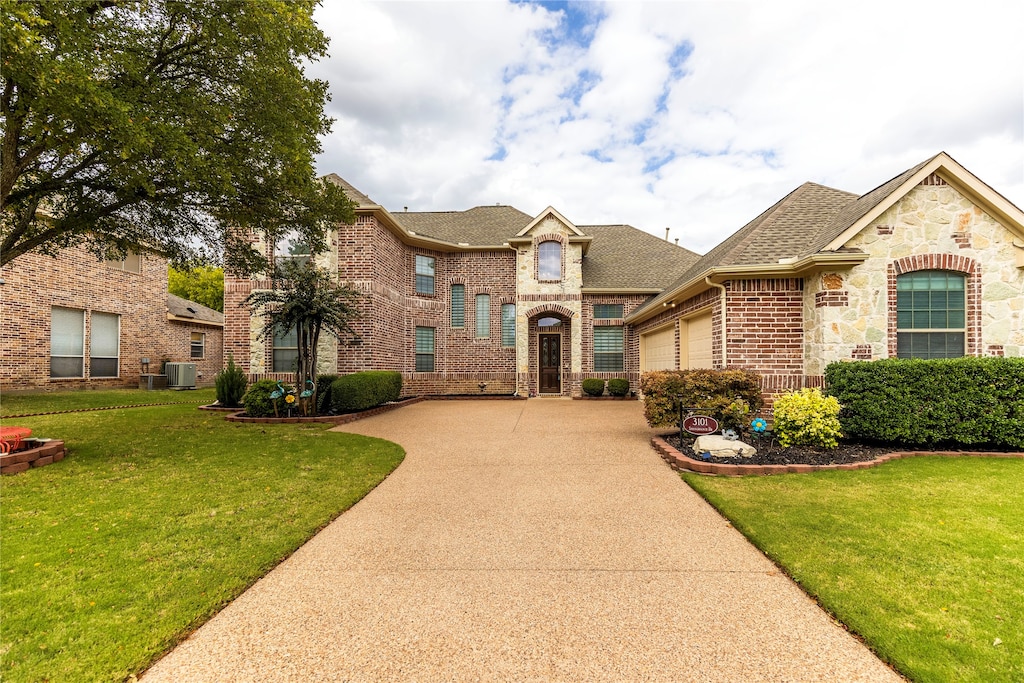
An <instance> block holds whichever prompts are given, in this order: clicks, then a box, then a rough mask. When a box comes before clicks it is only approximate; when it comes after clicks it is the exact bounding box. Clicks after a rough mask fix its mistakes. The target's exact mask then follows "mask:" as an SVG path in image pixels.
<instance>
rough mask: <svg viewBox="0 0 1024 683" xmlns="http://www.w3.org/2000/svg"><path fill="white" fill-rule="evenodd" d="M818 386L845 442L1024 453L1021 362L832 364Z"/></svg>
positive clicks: (958, 360) (1023, 361) (1023, 368)
mask: <svg viewBox="0 0 1024 683" xmlns="http://www.w3.org/2000/svg"><path fill="white" fill-rule="evenodd" d="M825 383H826V386H827V387H828V392H829V393H830V394H831V395H833V396H835V397H836V398H837V399H839V403H840V404H841V405H842V410H841V411H840V413H839V420H840V422H841V423H842V425H843V431H844V432H845V433H846V435H847V436H848V437H850V438H855V439H862V440H866V441H879V442H884V443H894V444H904V445H912V446H922V445H927V446H934V445H939V444H942V445H949V446H955V445H963V446H976V445H983V446H992V447H998V448H1024V358H950V359H942V360H911V359H899V358H889V359H885V360H877V361H859V362H853V363H850V362H844V363H832V364H831V365H829V366H828V367H827V368H826V369H825Z"/></svg>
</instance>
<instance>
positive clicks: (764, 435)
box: [750, 417, 775, 451]
mask: <svg viewBox="0 0 1024 683" xmlns="http://www.w3.org/2000/svg"><path fill="white" fill-rule="evenodd" d="M750 431H751V433H752V434H753V436H754V439H755V440H756V441H757V450H758V451H760V450H761V447H762V445H763V443H764V440H765V439H767V440H768V450H769V451H770V450H771V449H772V446H774V445H775V437H774V436H773V435H772V433H771V431H769V429H768V421H767V420H765V419H764V418H763V417H755V418H754V419H753V420H752V421H751V423H750Z"/></svg>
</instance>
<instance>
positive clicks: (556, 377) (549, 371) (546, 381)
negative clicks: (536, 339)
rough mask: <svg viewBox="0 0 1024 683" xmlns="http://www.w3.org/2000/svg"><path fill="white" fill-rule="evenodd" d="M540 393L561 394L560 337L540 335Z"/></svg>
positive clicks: (557, 335) (558, 335) (556, 335)
mask: <svg viewBox="0 0 1024 683" xmlns="http://www.w3.org/2000/svg"><path fill="white" fill-rule="evenodd" d="M540 393H542V394H560V393H562V335H560V334H542V335H540Z"/></svg>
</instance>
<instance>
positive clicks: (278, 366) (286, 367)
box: [273, 327, 299, 372]
mask: <svg viewBox="0 0 1024 683" xmlns="http://www.w3.org/2000/svg"><path fill="white" fill-rule="evenodd" d="M273 354H274V362H273V371H274V372H295V371H296V370H297V369H298V367H299V334H298V332H297V331H296V330H295V328H294V327H292V328H290V329H288V330H285V331H282V330H280V329H275V330H274V351H273Z"/></svg>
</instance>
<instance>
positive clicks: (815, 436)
mask: <svg viewBox="0 0 1024 683" xmlns="http://www.w3.org/2000/svg"><path fill="white" fill-rule="evenodd" d="M772 414H773V415H774V425H773V430H774V432H775V436H776V437H778V439H779V444H780V445H781V446H783V447H788V446H819V447H821V448H835V447H836V446H838V445H839V437H841V436H842V435H843V434H842V431H841V430H840V427H839V401H837V400H836V398H835V396H825V395H824V394H822V393H821V389H818V388H816V387H815V388H813V389H800V390H798V391H791V392H787V393H785V394H783V395H782V396H779V397H778V398H777V399H775V404H774V405H773V406H772Z"/></svg>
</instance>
